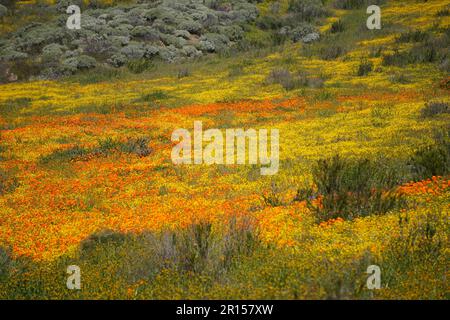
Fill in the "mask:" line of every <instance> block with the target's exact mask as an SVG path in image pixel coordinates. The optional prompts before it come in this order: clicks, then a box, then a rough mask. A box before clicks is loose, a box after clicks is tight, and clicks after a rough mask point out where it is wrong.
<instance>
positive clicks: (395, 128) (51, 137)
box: [0, 1, 450, 299]
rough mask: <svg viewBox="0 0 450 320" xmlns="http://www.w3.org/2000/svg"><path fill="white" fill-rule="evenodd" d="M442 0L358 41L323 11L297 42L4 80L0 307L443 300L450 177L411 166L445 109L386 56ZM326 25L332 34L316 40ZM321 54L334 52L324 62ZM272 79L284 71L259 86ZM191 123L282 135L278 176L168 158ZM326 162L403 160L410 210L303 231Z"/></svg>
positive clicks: (426, 21)
mask: <svg viewBox="0 0 450 320" xmlns="http://www.w3.org/2000/svg"><path fill="white" fill-rule="evenodd" d="M448 5H449V2H448V1H426V2H417V1H388V3H387V4H386V5H384V6H382V10H383V11H382V19H383V28H382V29H381V30H373V31H370V30H367V29H365V28H364V25H365V17H366V15H365V13H364V10H363V9H361V10H335V11H333V14H332V17H330V18H328V19H326V20H324V21H323V25H322V26H321V29H322V30H323V32H324V34H325V35H324V36H323V38H322V40H321V41H319V42H318V43H315V44H311V45H300V44H290V43H286V44H284V45H282V46H279V47H271V48H267V49H259V50H253V51H250V52H241V53H239V54H237V55H234V56H232V57H219V56H211V57H206V58H204V59H201V60H199V61H196V62H191V63H188V64H180V65H157V66H156V67H155V69H153V70H150V71H146V72H144V73H142V74H139V75H136V74H132V73H129V72H128V71H127V70H125V69H124V70H118V71H115V72H112V71H110V70H100V71H99V70H96V71H94V72H91V73H86V74H81V75H76V76H73V77H71V78H67V79H63V80H60V81H31V82H22V83H12V84H5V85H1V87H0V128H1V131H0V138H1V140H0V159H1V162H0V178H1V179H2V180H0V181H1V182H2V184H3V185H4V187H0V191H2V190H3V192H1V193H0V194H1V195H0V212H1V213H0V243H2V244H3V246H4V248H10V249H5V250H4V251H0V258H1V259H0V268H1V269H0V271H2V274H0V297H1V298H67V299H72V298H100V299H104V298H125V299H142V298H151V299H166V298H189V299H190V298H192V299H195V298H199V299H203V298H235V299H240V298H247V299H248V298H269V299H270V298H274V299H280V298H281V299H282V298H287V299H302V298H338V299H345V298H389V299H394V298H401V299H416V298H419V299H444V298H448V284H447V281H446V275H447V273H448V213H449V210H448V209H449V193H448V190H449V186H450V180H449V176H448V167H447V168H446V170H447V174H446V175H445V174H444V176H442V177H437V176H438V174H431V175H428V176H426V175H422V176H420V177H418V176H414V174H413V173H412V172H410V171H408V170H409V169H410V165H411V163H410V159H411V158H412V157H413V156H414V154H415V153H416V152H417V150H418V149H419V148H420V147H421V146H424V145H432V144H433V143H435V142H434V141H435V136H436V132H440V131H445V130H447V132H448V125H449V123H450V122H449V120H450V118H449V114H448V112H447V113H445V112H444V113H441V114H437V115H435V116H433V117H423V116H421V110H422V109H423V108H424V107H425V105H426V103H428V102H437V101H438V102H443V103H447V104H448V102H449V91H448V85H447V87H445V86H444V87H443V86H442V85H441V83H442V81H443V80H445V79H447V81H448V72H446V71H445V70H443V69H442V67H441V68H440V66H439V65H438V64H437V63H427V62H417V63H411V64H407V65H403V66H395V65H394V66H393V65H385V64H384V63H383V55H387V54H390V53H392V52H395V50H396V49H397V48H398V49H399V50H401V51H408V50H409V49H410V48H411V47H413V46H414V44H412V43H399V42H398V40H396V39H397V37H398V36H399V35H400V34H401V33H405V32H407V31H408V30H416V29H420V30H424V31H426V32H428V33H430V34H431V35H434V36H438V35H440V34H444V33H445V32H447V34H448V23H449V18H448V15H447V16H443V17H437V16H436V13H437V12H438V11H439V10H442V9H443V8H445V7H446V6H448ZM261 6H262V8H263V10H264V8H266V7H265V6H267V3H263V4H262V5H261ZM338 18H339V19H341V20H342V22H343V23H344V30H343V32H341V33H337V34H331V33H329V32H328V31H327V30H328V29H329V28H330V25H331V24H332V23H333V22H334V21H336V20H337V19H338ZM446 30H447V31H446ZM333 45H339V46H340V47H342V50H343V53H342V54H341V55H339V56H338V57H336V58H329V55H330V54H331V56H332V55H333V52H331V53H329V54H328V55H327V53H326V52H324V50H327V49H328V50H329V48H332V47H333ZM367 61H370V62H371V71H370V72H368V73H367V74H364V75H361V76H358V69H359V68H360V65H361V64H362V63H363V62H367ZM280 69H282V70H287V71H289V74H290V75H291V77H292V78H288V79H281V80H280V81H278V82H277V81H275V82H273V81H272V82H271V81H268V78H270V75H271V73H272V72H273V71H274V70H280ZM182 70H188V72H187V76H186V77H182V78H180V77H179V74H180V71H182ZM185 73H186V72H185ZM298 79H303V80H304V79H306V82H305V81H299V80H298ZM194 121H203V124H204V127H207V128H277V129H279V130H280V163H281V165H280V171H279V173H278V174H277V175H275V176H268V177H264V176H260V175H259V167H257V166H251V165H245V166H223V165H220V166H206V165H193V166H181V167H178V166H173V165H172V163H171V158H170V152H171V149H172V146H173V143H172V142H171V141H170V137H171V133H172V132H173V130H175V129H176V128H188V129H189V130H191V129H192V128H193V122H194ZM439 130H440V131H439ZM142 137H145V138H146V140H145V141H146V143H145V144H146V148H148V150H149V151H151V152H150V154H149V155H148V156H142V154H140V153H139V152H142V148H141V147H140V146H136V143H135V141H136V139H137V138H142ZM133 139H134V140H133ZM108 143H116V145H115V147H113V148H112V147H111V148H110V147H107V146H108ZM119 145H120V146H125V147H117V146H119ZM96 148H97V149H96ZM98 148H100V150H102V151H101V152H89V151H86V150H98ZM447 148H448V145H447ZM67 150H69V151H67ZM80 150H84V151H80ZM124 150H128V151H127V152H125V151H124ZM336 154H340V155H341V156H342V157H344V158H348V159H355V158H367V159H370V160H371V161H377V160H379V159H380V158H383V159H384V160H385V161H390V162H396V163H400V164H401V168H402V169H401V170H405V171H404V172H405V173H404V174H403V175H402V176H401V179H398V181H397V186H398V187H400V186H402V187H401V188H400V189H396V192H398V193H402V194H404V195H405V197H406V198H407V205H405V206H402V207H401V208H400V207H398V208H397V207H396V208H393V209H392V210H389V211H388V212H386V213H384V214H369V215H367V216H364V217H359V218H355V219H348V220H347V219H335V220H328V221H325V222H322V223H317V219H316V217H315V215H314V212H313V210H312V209H311V206H309V205H308V201H294V200H295V198H296V194H297V191H298V189H299V188H302V187H304V186H307V185H309V184H310V183H311V182H312V181H313V180H314V176H313V167H314V166H315V164H316V162H317V161H318V160H320V159H324V158H329V157H332V156H333V155H336ZM433 176H434V177H433ZM427 179H428V180H427ZM410 180H414V181H415V182H414V183H410V184H409V181H410ZM420 180H422V181H420ZM2 184H0V186H1V185H2ZM268 198H271V199H276V201H269V202H268V201H265V199H268ZM102 230H112V231H111V232H106V233H105V232H104V231H103V232H102ZM93 234H94V236H92V235H93ZM174 239H178V240H174ZM9 251H10V252H9ZM70 264H75V265H78V266H80V268H81V270H82V290H80V291H70V290H67V288H66V286H65V279H66V277H67V274H66V268H67V266H68V265H70ZM370 264H377V265H379V266H380V267H381V270H382V289H380V290H375V291H373V290H368V289H367V288H366V286H365V281H366V278H367V274H366V273H365V271H366V269H367V266H368V265H370Z"/></svg>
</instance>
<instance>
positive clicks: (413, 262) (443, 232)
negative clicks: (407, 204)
mask: <svg viewBox="0 0 450 320" xmlns="http://www.w3.org/2000/svg"><path fill="white" fill-rule="evenodd" d="M398 225H399V234H398V235H397V236H394V237H393V238H392V239H391V240H390V241H389V242H388V243H387V245H386V248H385V249H384V250H383V253H382V256H381V259H380V261H379V262H376V264H378V265H380V267H381V269H382V270H383V278H384V280H383V282H384V283H389V286H390V287H395V288H397V290H402V289H403V288H402V286H405V285H406V286H408V287H414V288H416V289H417V288H420V290H419V289H417V290H415V291H416V292H426V294H427V299H433V297H434V295H437V298H438V299H439V292H445V290H446V288H447V287H448V283H447V281H446V273H447V271H448V268H446V265H447V264H446V262H447V261H448V257H447V256H446V253H445V250H446V248H447V245H446V244H447V241H448V240H447V233H448V227H449V226H448V217H447V216H445V213H444V212H437V211H435V210H433V211H431V212H430V211H427V212H419V213H418V214H416V215H415V216H414V217H413V216H411V217H410V216H408V214H401V215H400V216H399V221H398ZM421 273H422V274H433V275H434V276H433V277H432V278H431V279H433V281H432V283H431V285H429V284H427V283H424V281H423V280H415V275H416V274H421ZM427 286H428V288H427ZM430 287H431V288H430ZM430 289H431V290H430Z"/></svg>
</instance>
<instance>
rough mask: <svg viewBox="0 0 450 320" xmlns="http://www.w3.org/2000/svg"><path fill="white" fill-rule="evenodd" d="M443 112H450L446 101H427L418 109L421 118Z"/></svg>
mask: <svg viewBox="0 0 450 320" xmlns="http://www.w3.org/2000/svg"><path fill="white" fill-rule="evenodd" d="M445 113H450V107H449V105H448V103H446V102H428V103H427V104H425V107H424V108H423V109H422V110H421V111H420V115H421V117H422V118H432V117H435V116H437V115H439V114H445Z"/></svg>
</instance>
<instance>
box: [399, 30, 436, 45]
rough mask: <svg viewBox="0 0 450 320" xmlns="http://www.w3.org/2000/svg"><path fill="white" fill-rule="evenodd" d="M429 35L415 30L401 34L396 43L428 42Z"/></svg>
mask: <svg viewBox="0 0 450 320" xmlns="http://www.w3.org/2000/svg"><path fill="white" fill-rule="evenodd" d="M428 38H429V34H428V33H427V32H425V31H421V30H415V31H408V32H406V33H402V34H401V35H400V36H399V37H398V38H397V42H400V43H402V42H422V41H425V40H428Z"/></svg>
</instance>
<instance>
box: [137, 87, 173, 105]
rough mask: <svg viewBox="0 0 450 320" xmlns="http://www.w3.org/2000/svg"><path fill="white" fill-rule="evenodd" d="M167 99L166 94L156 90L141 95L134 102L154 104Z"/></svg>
mask: <svg viewBox="0 0 450 320" xmlns="http://www.w3.org/2000/svg"><path fill="white" fill-rule="evenodd" d="M169 97H170V96H169V95H168V94H167V93H166V92H164V91H161V90H157V91H153V92H150V93H145V94H143V95H142V96H141V97H140V98H139V99H137V100H136V101H138V102H155V101H161V100H165V99H168V98H169Z"/></svg>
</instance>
